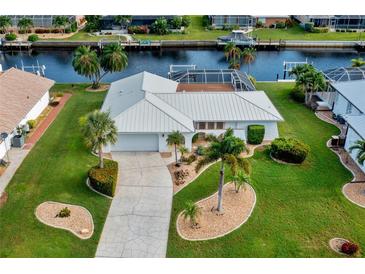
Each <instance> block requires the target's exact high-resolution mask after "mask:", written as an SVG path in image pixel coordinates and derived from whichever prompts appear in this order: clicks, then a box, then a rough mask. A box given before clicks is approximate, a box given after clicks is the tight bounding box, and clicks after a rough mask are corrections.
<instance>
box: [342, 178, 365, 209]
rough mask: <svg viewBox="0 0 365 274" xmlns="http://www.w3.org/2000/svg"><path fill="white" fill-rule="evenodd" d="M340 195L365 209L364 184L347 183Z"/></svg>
mask: <svg viewBox="0 0 365 274" xmlns="http://www.w3.org/2000/svg"><path fill="white" fill-rule="evenodd" d="M342 193H343V194H344V195H345V197H346V198H347V199H348V200H350V201H351V202H353V203H354V204H356V205H358V206H361V207H363V208H365V183H347V184H345V185H344V186H343V188H342Z"/></svg>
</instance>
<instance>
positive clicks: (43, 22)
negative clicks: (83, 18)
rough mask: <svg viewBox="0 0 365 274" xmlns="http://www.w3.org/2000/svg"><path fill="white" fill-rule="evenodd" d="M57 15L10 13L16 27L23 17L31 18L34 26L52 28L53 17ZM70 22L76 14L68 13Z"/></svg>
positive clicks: (12, 22)
mask: <svg viewBox="0 0 365 274" xmlns="http://www.w3.org/2000/svg"><path fill="white" fill-rule="evenodd" d="M55 16H56V15H9V17H10V19H11V24H12V26H14V27H16V26H17V25H18V22H19V20H20V19H22V18H29V19H31V20H32V22H33V26H34V27H36V28H50V27H52V24H53V18H54V17H55ZM66 16H67V17H68V19H69V20H70V22H72V21H75V20H76V16H75V15H66Z"/></svg>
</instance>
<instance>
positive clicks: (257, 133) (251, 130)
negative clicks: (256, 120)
mask: <svg viewBox="0 0 365 274" xmlns="http://www.w3.org/2000/svg"><path fill="white" fill-rule="evenodd" d="M264 136H265V126H263V125H249V126H248V130H247V142H248V143H249V144H252V145H258V144H261V143H262V141H263V140H264Z"/></svg>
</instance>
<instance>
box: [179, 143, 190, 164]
mask: <svg viewBox="0 0 365 274" xmlns="http://www.w3.org/2000/svg"><path fill="white" fill-rule="evenodd" d="M179 151H180V155H181V156H180V162H182V158H183V157H184V154H185V153H188V152H189V150H188V149H187V148H186V147H184V146H180V147H179Z"/></svg>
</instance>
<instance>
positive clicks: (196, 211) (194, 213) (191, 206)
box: [182, 200, 201, 228]
mask: <svg viewBox="0 0 365 274" xmlns="http://www.w3.org/2000/svg"><path fill="white" fill-rule="evenodd" d="M182 214H183V217H184V220H186V219H189V220H190V223H191V227H192V228H194V227H196V226H197V225H198V223H197V221H196V219H197V217H198V216H199V215H200V214H201V209H200V208H199V207H198V206H197V205H196V204H195V203H194V202H193V201H191V200H189V201H186V203H185V209H184V211H183V213H182Z"/></svg>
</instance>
